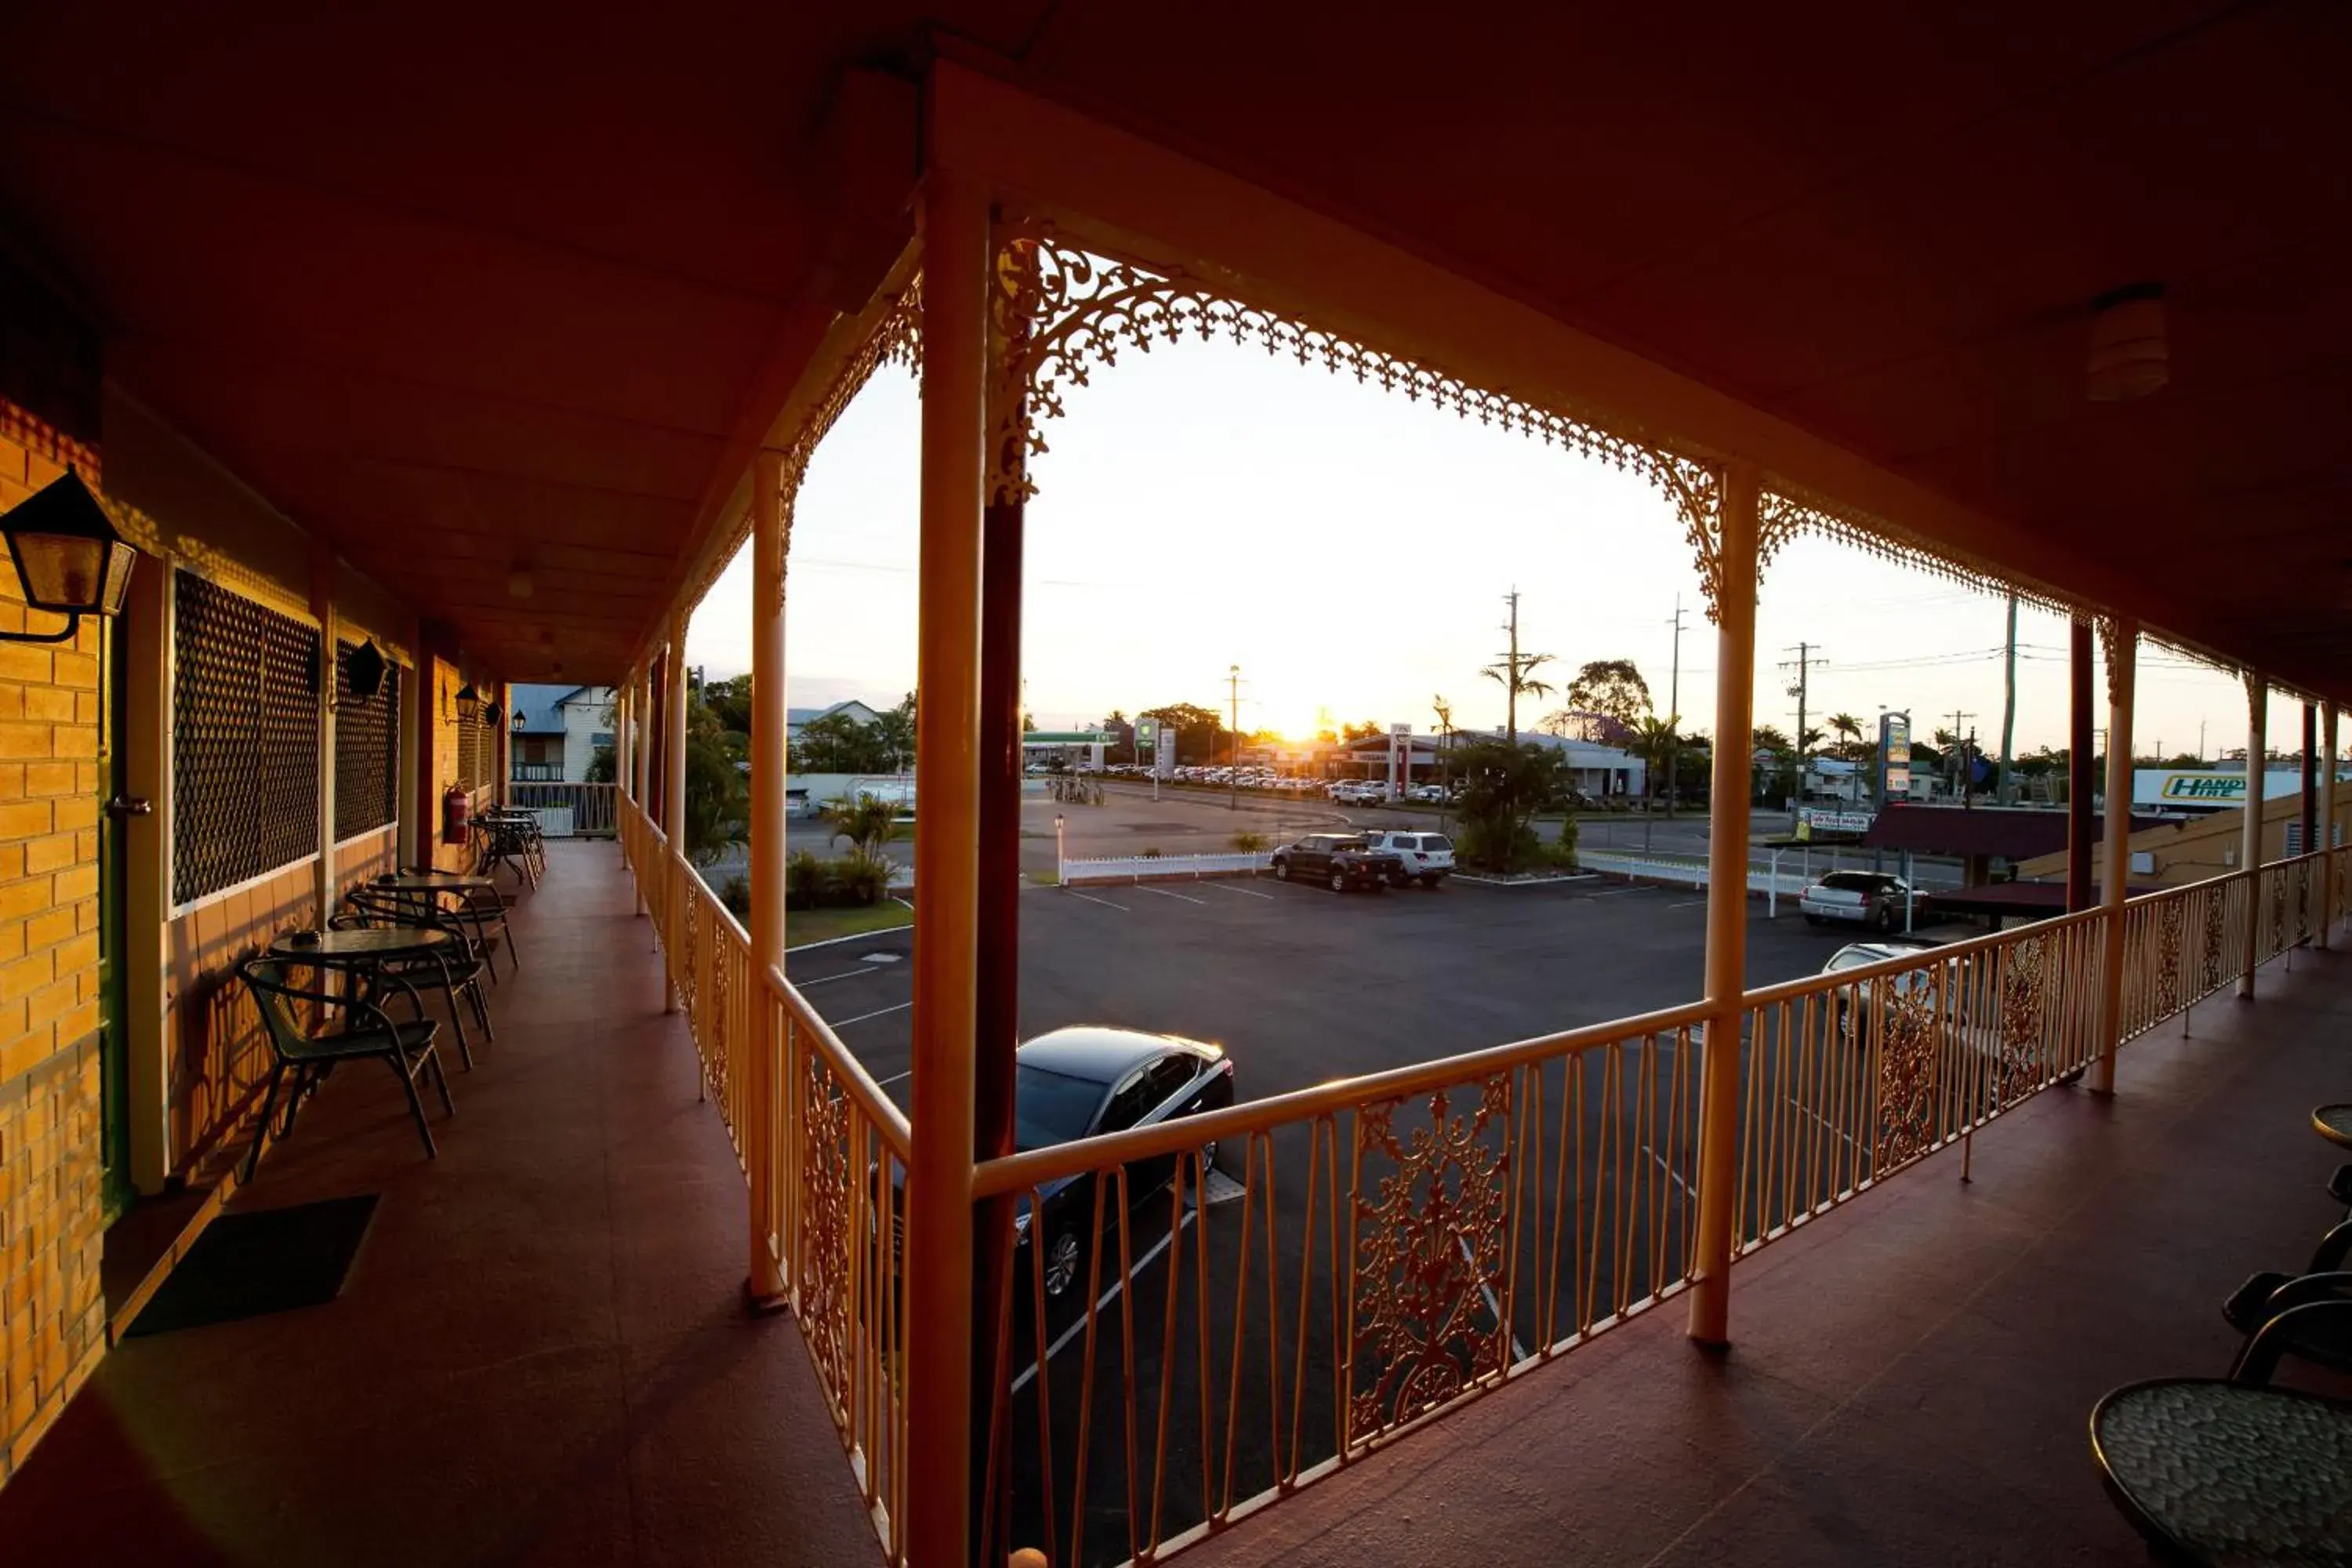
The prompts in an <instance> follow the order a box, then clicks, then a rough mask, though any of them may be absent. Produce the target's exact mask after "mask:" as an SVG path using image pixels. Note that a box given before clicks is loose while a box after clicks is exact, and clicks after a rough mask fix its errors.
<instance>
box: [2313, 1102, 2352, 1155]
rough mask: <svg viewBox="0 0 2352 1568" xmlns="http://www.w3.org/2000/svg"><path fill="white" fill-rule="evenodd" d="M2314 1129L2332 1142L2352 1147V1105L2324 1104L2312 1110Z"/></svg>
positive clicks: (2348, 1147)
mask: <svg viewBox="0 0 2352 1568" xmlns="http://www.w3.org/2000/svg"><path fill="white" fill-rule="evenodd" d="M2311 1126H2312V1131H2315V1132H2317V1133H2318V1134H2319V1135H2320V1136H2321V1137H2322V1138H2325V1139H2326V1140H2327V1141H2328V1142H2330V1143H2335V1144H2338V1145H2340V1146H2341V1147H2343V1148H2347V1149H2352V1105H2322V1106H2317V1107H2315V1108H2314V1109H2313V1110H2312V1112H2311Z"/></svg>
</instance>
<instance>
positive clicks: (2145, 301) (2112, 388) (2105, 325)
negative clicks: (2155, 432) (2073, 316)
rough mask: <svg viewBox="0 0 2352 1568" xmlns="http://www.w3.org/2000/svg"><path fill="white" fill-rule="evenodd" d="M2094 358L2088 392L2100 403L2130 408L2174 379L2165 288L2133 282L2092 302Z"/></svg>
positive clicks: (2087, 373)
mask: <svg viewBox="0 0 2352 1568" xmlns="http://www.w3.org/2000/svg"><path fill="white" fill-rule="evenodd" d="M2091 309H2092V310H2093V311H2094V312H2095V313H2094V314H2093V316H2092V318H2091V356H2090V363H2089V364H2088V366H2087V367H2086V370H2085V374H2084V391H2085V392H2087V393H2088V394H2089V395H2090V398H2091V401H2092V402H2094V403H2124V402H2128V401H2129V400H2131V399H2132V398H2136V397H2146V396H2147V395H2149V394H2150V393H2153V392H2158V391H2161V390H2162V389H2163V387H2164V384H2165V383H2167V382H2168V381H2169V380H2171V379H2172V350H2171V344H2170V342H2169V340H2168V338H2167V336H2166V333H2165V323H2164V285H2163V284H2161V283H2128V284H2126V285H2125V286H2124V287H2123V288H2120V289H2109V290H2108V291H2107V292H2106V293H2105V294H2102V295H2100V296H2099V297H2098V298H2097V299H2096V300H2093V301H2092V302H2091Z"/></svg>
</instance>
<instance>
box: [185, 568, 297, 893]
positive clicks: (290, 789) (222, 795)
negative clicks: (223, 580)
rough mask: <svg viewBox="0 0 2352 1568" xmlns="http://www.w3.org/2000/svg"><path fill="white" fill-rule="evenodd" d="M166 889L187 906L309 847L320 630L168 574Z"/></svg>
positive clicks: (284, 862) (190, 575) (193, 577)
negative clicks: (169, 879) (171, 593)
mask: <svg viewBox="0 0 2352 1568" xmlns="http://www.w3.org/2000/svg"><path fill="white" fill-rule="evenodd" d="M174 587H175V605H174V615H173V659H174V663H173V680H172V897H173V901H174V902H175V903H181V904H187V903H193V902H194V901H195V900H198V899H201V898H203V897H205V895H206V894H208V893H216V892H218V891H220V890H221V889H223V888H229V887H235V886H236V884H237V883H239V882H245V881H250V880H251V879H254V878H256V877H258V876H261V875H262V874H263V873H265V872H268V871H274V870H276V869H278V868H279V867H281V866H286V865H289V864H291V863H292V862H294V861H297V860H299V859H301V858H304V857H305V856H308V855H312V854H316V853H317V852H318V848H319V698H318V689H319V688H318V679H319V675H318V671H319V631H318V628H317V627H316V626H305V625H303V624H302V623H301V622H300V621H298V620H295V619H294V618H292V617H291V616H281V615H279V614H278V612H277V611H275V610H272V609H268V608H266V607H264V606H263V605H257V604H256V603H254V602H253V601H252V600H250V599H247V598H244V597H242V596H240V595H236V594H233V593H231V592H230V591H229V590H227V589H226V588H223V587H220V586H219V585H217V584H213V583H208V582H206V581H205V579H203V578H202V577H198V576H196V575H195V574H193V573H189V572H181V573H178V574H175V575H174Z"/></svg>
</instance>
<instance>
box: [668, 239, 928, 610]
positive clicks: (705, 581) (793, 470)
mask: <svg viewBox="0 0 2352 1568" xmlns="http://www.w3.org/2000/svg"><path fill="white" fill-rule="evenodd" d="M922 345H923V284H922V279H920V278H917V279H914V280H913V281H912V282H910V283H908V285H907V288H906V289H905V291H904V292H903V293H901V294H899V295H898V297H897V298H896V299H894V300H891V301H890V302H889V303H888V304H887V306H885V307H884V308H883V310H882V313H881V314H880V315H879V316H878V317H877V318H876V320H875V322H874V330H873V331H870V332H868V333H867V334H866V340H865V342H861V343H859V344H858V345H857V348H856V351H855V352H853V353H851V354H850V356H849V357H848V358H847V359H845V360H844V361H843V362H842V363H841V365H840V368H839V369H838V370H836V371H835V374H834V377H833V380H832V382H831V384H828V385H827V386H826V387H825V389H824V395H823V396H822V397H820V398H818V399H817V401H816V403H815V404H814V405H813V406H811V408H810V409H809V411H808V413H807V415H806V416H803V418H802V420H801V426H800V428H799V429H798V430H797V431H795V432H794V433H793V439H792V444H791V445H790V446H788V447H785V448H784V449H783V451H782V454H781V458H782V464H781V468H782V471H781V472H780V473H779V474H778V475H777V479H776V485H777V489H778V491H779V492H780V496H781V499H782V505H783V514H784V528H783V534H784V542H785V546H786V554H787V557H788V558H789V555H790V547H791V543H792V537H793V508H794V507H795V506H796V505H797V504H798V502H799V500H800V493H801V481H802V480H803V479H806V478H808V466H809V463H810V460H811V459H813V458H814V457H815V456H816V449H817V447H820V446H822V445H823V444H824V438H825V437H826V436H828V435H830V434H831V433H832V431H833V427H834V426H835V425H836V424H838V423H839V422H840V419H841V416H842V414H843V412H844V411H845V410H846V409H847V408H848V406H849V405H850V404H851V403H852V402H854V401H856V397H857V395H858V394H859V393H861V392H863V391H865V390H866V383H868V382H870V381H872V380H873V379H874V373H875V372H877V371H878V370H880V369H881V368H882V367H883V366H884V365H886V364H898V365H904V366H906V368H907V370H908V372H909V373H910V374H912V373H915V372H917V371H919V368H920V366H921V363H922ZM749 538H751V508H749V507H746V508H745V509H744V510H743V515H742V516H741V517H740V518H738V519H737V520H736V522H735V526H734V528H733V530H732V531H730V533H729V535H728V537H727V539H726V541H725V542H724V543H723V544H721V546H720V547H719V548H718V549H716V550H713V551H712V552H710V554H709V564H708V565H707V566H706V567H705V568H704V570H703V573H702V576H701V578H700V580H699V581H698V582H697V583H696V584H695V585H694V592H693V594H692V595H691V599H700V598H701V597H702V596H703V595H705V594H708V593H709V591H710V585H711V584H712V583H714V582H716V581H718V578H719V573H720V572H722V571H724V570H725V569H726V566H727V563H729V562H730V561H732V560H733V559H734V558H735V553H736V552H738V551H739V550H740V549H742V548H743V542H744V541H745V540H747V539H749ZM777 582H778V586H777V592H778V593H780V594H781V593H782V591H783V590H782V574H779V576H778V579H777Z"/></svg>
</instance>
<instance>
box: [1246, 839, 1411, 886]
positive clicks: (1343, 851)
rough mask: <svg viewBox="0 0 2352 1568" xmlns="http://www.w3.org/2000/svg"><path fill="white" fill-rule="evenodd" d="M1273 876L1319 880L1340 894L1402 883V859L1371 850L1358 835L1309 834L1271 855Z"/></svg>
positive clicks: (1288, 878) (1397, 855) (1391, 854)
mask: <svg viewBox="0 0 2352 1568" xmlns="http://www.w3.org/2000/svg"><path fill="white" fill-rule="evenodd" d="M1274 874H1275V876H1276V877H1277V878H1279V879H1281V880H1283V881H1286V882H1287V881H1289V880H1290V879H1292V878H1294V877H1303V878H1307V879H1320V880H1322V881H1325V882H1328V884H1330V888H1331V890H1332V891H1333V892H1335V893H1343V892H1346V891H1347V890H1348V889H1349V888H1385V887H1387V886H1388V885H1389V883H1390V882H1391V880H1402V878H1403V877H1404V874H1405V869H1404V858H1403V857H1402V856H1401V855H1399V854H1397V853H1396V851H1394V850H1393V849H1375V848H1373V847H1371V846H1370V844H1368V843H1366V842H1365V840H1364V837H1363V835H1361V834H1360V833H1310V834H1308V835H1307V837H1304V838H1302V839H1300V840H1299V841H1298V842H1297V843H1296V844H1286V845H1284V846H1283V847H1281V848H1279V849H1277V850H1276V851H1275V852H1274Z"/></svg>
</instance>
